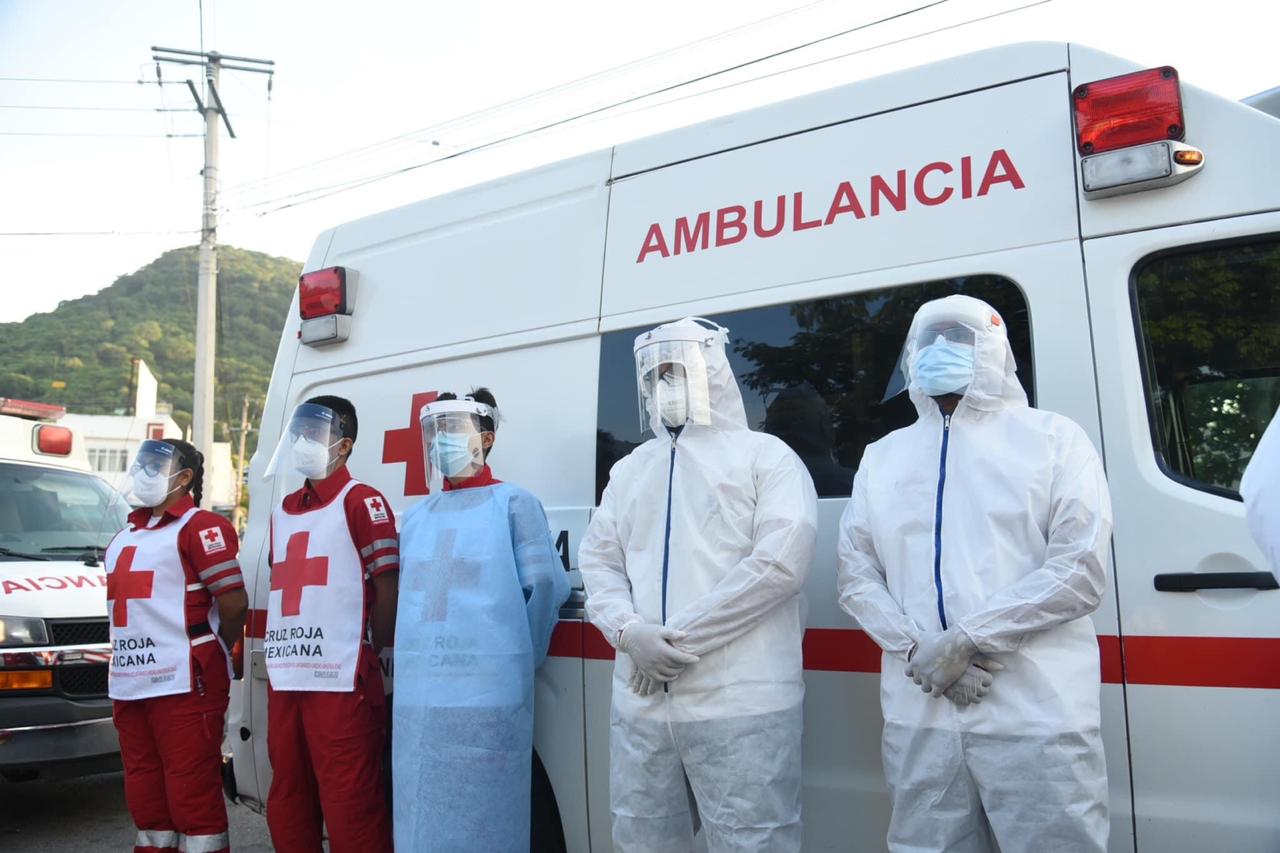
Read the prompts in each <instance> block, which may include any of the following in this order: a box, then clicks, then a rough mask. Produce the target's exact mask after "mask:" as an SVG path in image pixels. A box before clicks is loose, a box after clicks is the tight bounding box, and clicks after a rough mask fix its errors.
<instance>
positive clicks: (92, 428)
mask: <svg viewBox="0 0 1280 853" xmlns="http://www.w3.org/2000/svg"><path fill="white" fill-rule="evenodd" d="M134 387H135V392H134V404H133V414H131V415H79V414H73V413H68V414H66V415H64V416H63V417H62V419H61V420H60V421H59V423H61V424H64V425H66V426H69V427H71V428H72V429H73V430H75V433H76V435H77V436H80V437H81V438H82V440H83V441H84V445H85V448H86V449H87V450H88V452H89V465H90V466H91V467H92V468H93V470H94V471H96V472H98V473H99V474H100V475H101V476H102V477H103V478H104V479H106V480H107V481H108V482H109V483H111V484H112V485H113V486H115V487H117V488H119V487H120V486H121V485H123V482H124V478H125V474H126V473H127V472H128V470H129V463H130V462H132V461H133V457H134V455H135V454H136V453H137V452H138V446H139V445H141V444H142V442H144V441H146V440H147V439H149V438H182V437H183V435H182V429H181V428H180V427H179V426H178V423H177V421H175V420H174V419H173V418H172V417H171V416H170V414H169V411H168V408H167V407H166V406H163V405H161V404H159V403H158V402H157V400H156V394H157V391H158V389H159V383H158V382H157V381H156V378H155V375H154V374H152V372H151V370H150V369H149V368H148V367H147V364H146V362H144V361H138V362H137V382H136V383H135V386H134ZM234 501H235V468H234V466H233V463H232V458H231V445H230V443H228V442H225V441H219V442H214V445H213V453H212V458H210V459H207V460H205V480H204V506H206V507H208V508H210V509H215V510H229V509H230V508H231V507H232V504H233V503H234Z"/></svg>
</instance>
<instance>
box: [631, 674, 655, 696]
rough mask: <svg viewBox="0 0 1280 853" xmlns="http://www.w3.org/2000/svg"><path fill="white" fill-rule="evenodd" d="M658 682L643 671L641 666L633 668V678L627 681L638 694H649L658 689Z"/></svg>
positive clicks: (632, 690) (633, 691)
mask: <svg viewBox="0 0 1280 853" xmlns="http://www.w3.org/2000/svg"><path fill="white" fill-rule="evenodd" d="M658 683H659V682H657V681H654V680H653V679H652V678H650V677H649V676H647V675H645V674H644V673H643V672H641V671H640V669H639V668H635V669H632V670H631V680H630V681H628V682H627V686H628V687H630V688H631V692H632V693H634V694H636V695H637V696H648V695H649V694H650V693H652V692H653V691H655V690H657V689H658Z"/></svg>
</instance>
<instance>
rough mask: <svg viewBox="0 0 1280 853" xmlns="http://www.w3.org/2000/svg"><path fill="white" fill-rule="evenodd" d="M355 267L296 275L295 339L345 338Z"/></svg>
mask: <svg viewBox="0 0 1280 853" xmlns="http://www.w3.org/2000/svg"><path fill="white" fill-rule="evenodd" d="M355 290H356V288H355V270H349V269H347V268H346V267H325V268H324V269H319V270H313V271H311V272H308V273H303V274H302V275H301V276H300V277H299V278H298V314H299V315H300V316H301V317H302V325H301V326H300V328H299V329H298V339H299V340H300V341H301V342H302V343H303V344H306V345H307V346H321V345H324V344H336V343H339V342H341V341H345V340H346V339H347V338H348V337H350V335H351V314H352V310H353V306H354V304H355V301H356V300H355V295H356V294H355Z"/></svg>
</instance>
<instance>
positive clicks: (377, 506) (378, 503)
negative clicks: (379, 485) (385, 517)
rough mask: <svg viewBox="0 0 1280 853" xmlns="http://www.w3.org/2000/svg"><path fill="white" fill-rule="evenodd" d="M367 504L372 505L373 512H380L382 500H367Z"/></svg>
mask: <svg viewBox="0 0 1280 853" xmlns="http://www.w3.org/2000/svg"><path fill="white" fill-rule="evenodd" d="M369 506H371V507H373V511H374V512H382V501H380V500H378V499H377V498H374V499H373V500H371V501H369Z"/></svg>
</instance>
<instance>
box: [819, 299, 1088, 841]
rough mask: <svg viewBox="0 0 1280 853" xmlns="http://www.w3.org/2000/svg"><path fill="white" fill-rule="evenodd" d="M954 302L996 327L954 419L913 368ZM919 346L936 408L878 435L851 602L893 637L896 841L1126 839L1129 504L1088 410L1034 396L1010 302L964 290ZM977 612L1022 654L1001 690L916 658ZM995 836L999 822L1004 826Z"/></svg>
mask: <svg viewBox="0 0 1280 853" xmlns="http://www.w3.org/2000/svg"><path fill="white" fill-rule="evenodd" d="M940 318H956V319H959V320H961V321H963V322H964V323H965V324H966V325H969V326H971V327H973V328H974V329H975V330H976V333H977V334H976V339H975V347H976V353H975V370H974V378H973V381H972V383H971V384H970V385H969V387H968V389H967V391H966V392H965V394H964V396H963V398H962V400H961V401H960V403H959V405H958V406H957V408H956V409H955V412H954V413H953V414H952V415H951V416H950V418H949V419H947V420H944V418H943V415H942V413H941V411H940V410H939V408H938V405H937V404H936V403H935V402H934V400H933V399H932V398H930V397H927V396H925V395H924V394H922V393H921V391H920V389H919V387H918V385H917V383H916V381H915V380H914V379H912V378H911V377H910V373H909V370H910V365H911V364H912V361H913V357H914V353H913V352H911V351H910V350H911V349H912V343H911V342H914V341H916V339H917V333H918V331H919V330H922V329H924V328H925V327H926V326H927V325H928V326H930V327H931V325H930V324H931V323H932V322H933V321H937V320H938V319H940ZM907 340H908V347H907V351H906V352H904V360H903V364H904V365H905V367H906V369H907V370H908V380H909V385H908V388H909V391H910V394H911V399H912V401H913V402H914V403H915V405H916V409H917V411H918V412H919V419H918V420H917V421H916V422H915V423H914V424H912V425H911V426H908V427H904V428H902V429H899V430H895V431H894V432H892V433H890V434H889V435H887V436H885V437H884V438H883V439H881V440H879V441H877V442H875V443H874V444H872V445H870V446H869V447H867V450H866V453H865V455H864V456H863V459H862V464H861V466H860V467H859V469H858V473H857V475H856V477H855V479H854V485H853V497H852V499H851V500H850V502H849V505H848V507H847V508H846V510H845V513H844V517H843V519H842V520H841V528H840V542H839V563H840V568H839V578H838V586H839V594H840V604H841V606H842V607H844V609H845V610H846V611H848V612H849V613H850V614H852V615H853V616H854V617H855V618H856V619H857V620H858V622H859V624H860V625H861V627H862V628H863V630H865V631H866V632H867V633H868V634H870V635H871V637H872V638H873V639H874V640H875V641H876V642H877V643H878V644H879V645H880V647H881V648H882V649H884V655H883V662H882V667H881V672H882V675H881V682H880V700H881V707H882V709H883V711H884V719H885V727H884V738H883V749H884V753H883V756H884V768H885V776H886V779H887V781H888V783H889V788H890V791H891V794H892V800H893V818H892V820H891V822H890V827H889V837H888V842H889V849H890V850H891V851H895V853H896V851H912V853H924V851H955V853H961V851H963V853H969V852H970V851H973V853H979V851H981V853H988V851H995V850H996V843H998V844H999V850H1000V851H1001V853H1058V851H1062V853H1067V851H1070V853H1085V851H1103V850H1105V849H1106V847H1107V837H1108V829H1109V827H1108V817H1107V776H1106V767H1105V762H1104V759H1103V750H1102V740H1101V737H1100V733H1099V728H1100V714H1099V708H1098V703H1099V692H1100V673H1099V669H1100V667H1099V658H1098V644H1097V639H1096V636H1095V632H1094V627H1093V624H1092V622H1091V620H1090V619H1089V618H1088V614H1089V613H1091V612H1092V611H1093V610H1094V609H1096V608H1097V607H1098V604H1099V602H1100V601H1101V598H1102V594H1103V591H1104V588H1105V586H1106V572H1107V549H1108V547H1109V544H1110V537H1111V503H1110V497H1109V495H1108V492H1107V484H1106V480H1105V478H1104V475H1103V470H1102V464H1101V462H1100V461H1099V459H1098V455H1097V453H1096V452H1095V451H1094V448H1093V445H1092V444H1090V442H1089V439H1088V437H1087V436H1086V435H1085V433H1084V430H1082V429H1081V428H1080V427H1079V426H1078V425H1077V424H1076V423H1074V422H1073V421H1071V420H1069V419H1067V418H1065V417H1063V416H1061V415H1057V414H1054V413H1052V412H1046V411H1041V410H1038V409H1033V408H1030V407H1029V406H1028V405H1027V397H1026V393H1025V392H1024V391H1023V389H1022V386H1021V385H1020V384H1019V383H1018V380H1017V377H1016V375H1015V369H1016V367H1015V363H1014V360H1013V353H1012V351H1011V349H1010V347H1009V343H1008V337H1007V333H1006V330H1005V326H1004V323H1003V320H1002V319H1001V318H1000V317H999V315H998V314H997V313H996V312H995V311H994V310H993V309H992V308H991V307H990V306H988V305H986V303H984V302H981V301H979V300H977V299H973V298H972V297H967V296H950V297H947V298H945V299H942V300H936V301H934V302H930V303H927V304H926V305H924V306H922V307H921V309H920V310H919V311H918V312H917V314H916V318H915V321H914V322H913V324H912V328H911V332H910V333H909V334H908V338H907ZM948 626H959V628H960V629H962V630H963V631H964V632H965V633H966V634H967V635H968V636H969V638H970V639H971V640H972V641H973V643H974V644H976V646H977V652H978V654H981V655H987V656H989V657H991V658H993V659H995V660H997V661H998V662H1000V663H1003V664H1004V665H1005V667H1006V668H1005V669H1004V670H1003V671H1000V672H997V673H995V674H994V677H993V683H992V685H991V692H990V694H989V695H987V696H986V697H985V699H984V700H983V702H982V703H981V704H977V705H968V706H959V705H956V704H953V703H952V702H950V701H948V700H946V699H944V698H941V697H936V696H929V695H927V694H925V693H923V692H922V691H921V688H920V687H918V686H916V684H914V683H912V680H911V679H910V678H908V677H906V676H905V674H904V672H905V670H906V667H907V655H908V653H909V652H910V650H911V648H912V646H913V645H914V644H915V643H916V642H917V640H918V639H920V638H921V637H922V636H923V635H925V634H927V633H934V632H938V631H942V630H943V629H944V628H946V627H948ZM993 837H994V841H993Z"/></svg>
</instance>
